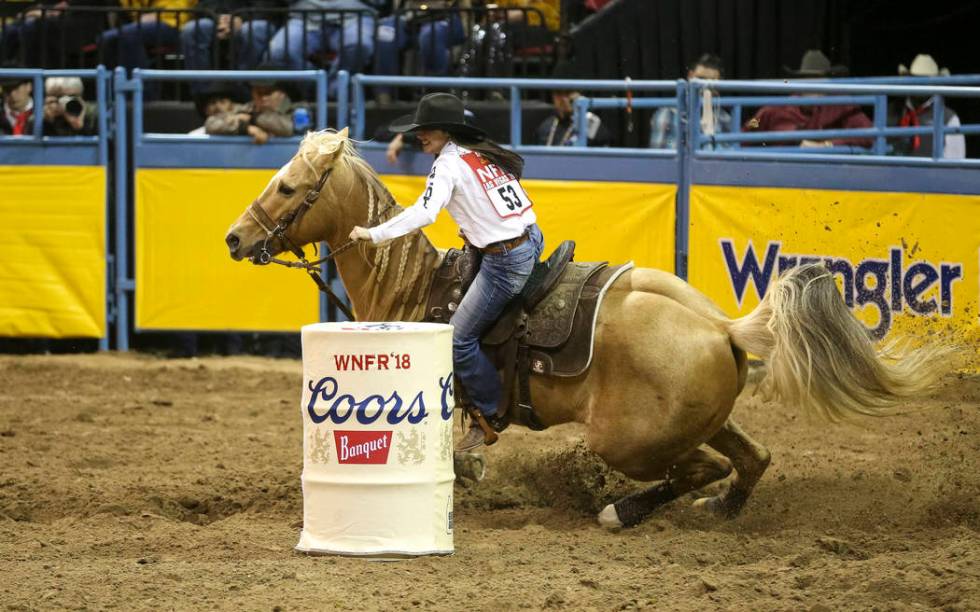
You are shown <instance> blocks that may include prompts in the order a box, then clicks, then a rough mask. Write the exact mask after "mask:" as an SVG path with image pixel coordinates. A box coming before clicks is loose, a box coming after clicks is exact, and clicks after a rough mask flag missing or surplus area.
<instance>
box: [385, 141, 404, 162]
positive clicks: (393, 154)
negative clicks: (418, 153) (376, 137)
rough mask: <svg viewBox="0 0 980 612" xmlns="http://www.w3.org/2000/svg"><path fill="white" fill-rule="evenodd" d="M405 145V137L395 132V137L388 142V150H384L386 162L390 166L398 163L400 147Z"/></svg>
mask: <svg viewBox="0 0 980 612" xmlns="http://www.w3.org/2000/svg"><path fill="white" fill-rule="evenodd" d="M404 146H405V139H404V137H403V136H402V135H401V134H395V137H394V138H392V139H391V142H389V143H388V150H387V151H385V158H386V159H387V160H388V163H389V164H391V165H392V166H394V165H396V164H397V163H398V154H399V153H401V152H402V148H404Z"/></svg>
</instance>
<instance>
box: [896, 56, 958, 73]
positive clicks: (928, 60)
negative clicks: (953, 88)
mask: <svg viewBox="0 0 980 612" xmlns="http://www.w3.org/2000/svg"><path fill="white" fill-rule="evenodd" d="M898 74H900V75H902V76H917V77H935V76H949V68H940V67H939V64H937V63H936V60H934V59H932V56H931V55H927V54H925V53H920V54H918V55H916V56H915V59H914V60H912V67H911V68H906V67H905V64H899V66H898Z"/></svg>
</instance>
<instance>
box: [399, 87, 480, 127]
mask: <svg viewBox="0 0 980 612" xmlns="http://www.w3.org/2000/svg"><path fill="white" fill-rule="evenodd" d="M388 129H389V130H391V131H392V132H394V133H396V134H403V133H405V132H414V131H415V130H420V129H432V130H445V131H447V132H451V133H453V134H459V135H460V136H469V137H472V138H484V137H486V132H484V131H483V130H481V129H480V128H478V127H475V126H472V125H469V124H468V123H466V110H465V109H464V108H463V101H462V100H460V99H459V98H457V97H456V96H454V95H453V94H451V93H431V94H428V95H426V96H424V97H423V98H422V99H421V100H419V105H418V108H416V109H415V114H414V115H403V116H401V117H399V118H398V119H395V120H394V121H392V122H391V125H390V126H389V127H388Z"/></svg>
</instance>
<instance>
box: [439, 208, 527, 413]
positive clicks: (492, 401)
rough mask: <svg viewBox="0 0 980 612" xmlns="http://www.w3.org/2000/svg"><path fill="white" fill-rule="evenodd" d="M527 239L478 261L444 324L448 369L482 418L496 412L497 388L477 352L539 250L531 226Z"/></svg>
mask: <svg viewBox="0 0 980 612" xmlns="http://www.w3.org/2000/svg"><path fill="white" fill-rule="evenodd" d="M528 231H529V232H530V234H529V237H528V238H529V239H528V240H525V241H524V242H523V243H521V244H519V245H517V246H516V247H514V248H513V249H511V250H509V251H506V252H504V253H499V254H496V255H484V256H483V262H482V263H481V264H480V271H479V272H478V273H477V275H476V278H475V279H474V280H473V284H472V285H470V288H469V289H468V290H467V292H466V295H464V296H463V299H462V301H461V302H460V304H459V307H458V308H457V309H456V312H455V313H453V316H452V318H451V319H450V320H449V324H450V325H452V326H453V367H454V369H455V371H456V375H457V376H459V380H460V382H462V383H463V388H464V389H465V390H466V394H467V395H468V396H469V398H470V401H472V402H473V405H475V406H476V407H477V408H479V409H480V412H482V413H483V414H485V415H489V414H493V413H495V412H496V411H497V405H498V404H499V403H500V396H501V392H502V390H501V385H500V379H499V377H498V376H497V369H496V368H494V366H493V363H492V362H491V361H490V359H489V358H488V357H487V356H486V355H485V354H484V353H483V351H482V350H481V349H480V337H481V336H482V335H483V332H485V331H486V330H487V329H488V328H489V327H490V326H491V325H493V323H494V321H496V320H497V317H499V316H500V314H501V313H502V312H503V311H504V308H505V307H506V306H507V304H509V303H510V301H511V300H512V299H514V297H516V296H517V295H518V294H519V293H520V292H521V291H522V290H523V289H524V284H525V283H527V277H528V276H530V275H531V270H533V269H534V264H535V263H537V261H538V258H539V257H541V251H542V250H544V237H543V236H542V235H541V230H540V229H538V226H537V224H535V225H532V226H531V227H530V229H529V230H528Z"/></svg>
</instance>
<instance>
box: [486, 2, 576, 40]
mask: <svg viewBox="0 0 980 612" xmlns="http://www.w3.org/2000/svg"><path fill="white" fill-rule="evenodd" d="M494 4H495V5H497V6H498V7H501V8H512V9H526V10H511V11H507V21H508V23H509V26H510V27H509V28H508V31H509V32H510V36H511V38H512V40H513V43H514V45H515V46H517V47H519V48H527V47H542V46H545V45H549V44H551V43H553V42H554V34H555V33H557V32H558V30H559V29H560V28H561V0H496V1H495V2H494ZM542 19H543V21H542Z"/></svg>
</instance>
